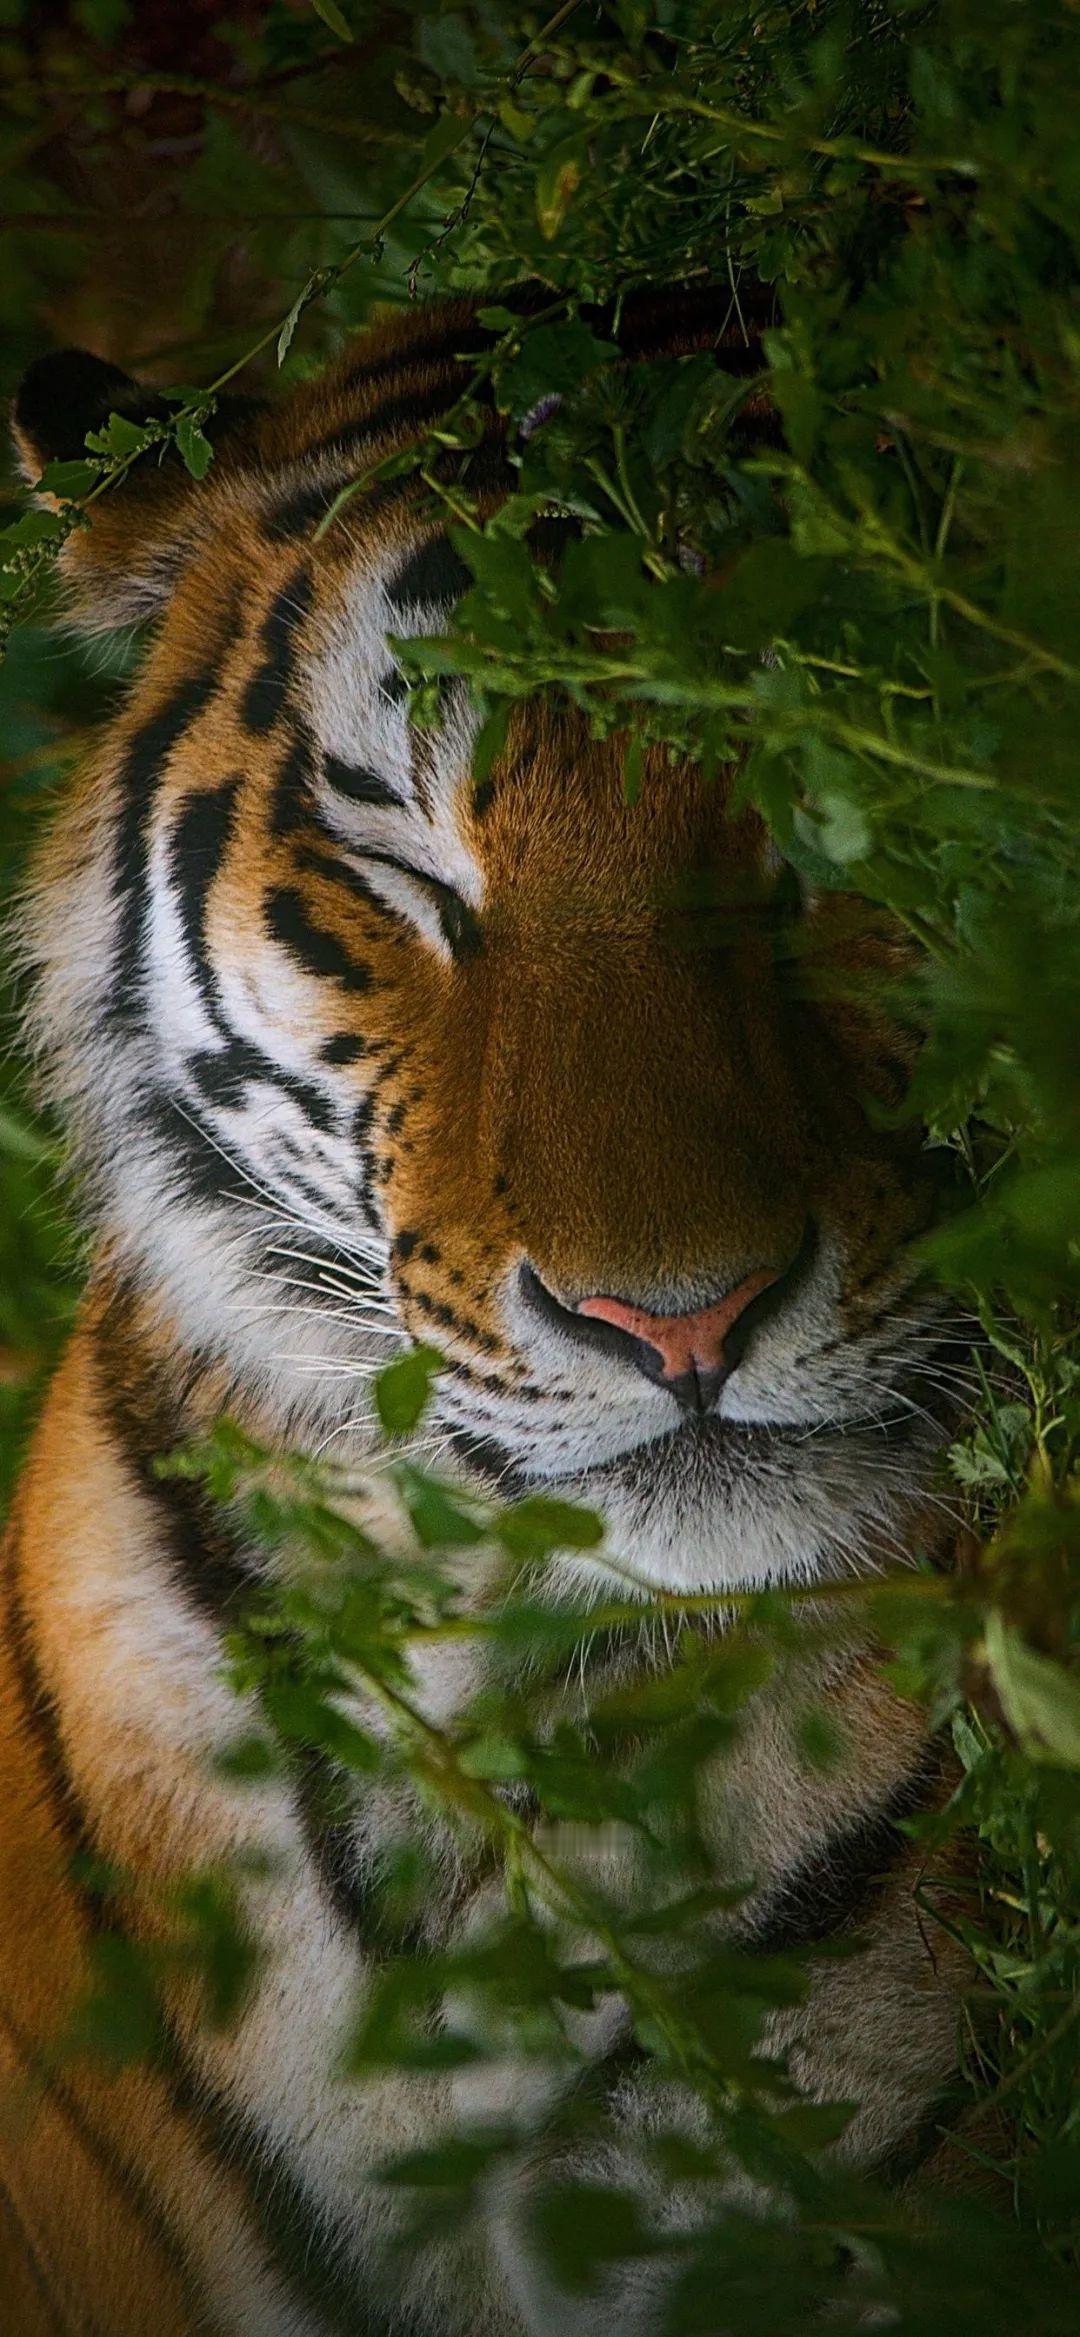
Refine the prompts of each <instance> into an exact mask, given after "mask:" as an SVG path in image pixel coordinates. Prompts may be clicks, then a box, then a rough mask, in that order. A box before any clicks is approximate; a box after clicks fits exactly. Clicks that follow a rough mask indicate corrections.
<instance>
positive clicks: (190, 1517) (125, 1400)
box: [95, 1289, 258, 1625]
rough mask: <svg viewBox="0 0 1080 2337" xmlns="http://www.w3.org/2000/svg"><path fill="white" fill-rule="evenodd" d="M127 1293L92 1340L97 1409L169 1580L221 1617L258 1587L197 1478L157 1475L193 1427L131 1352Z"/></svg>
mask: <svg viewBox="0 0 1080 2337" xmlns="http://www.w3.org/2000/svg"><path fill="white" fill-rule="evenodd" d="M128 1305H130V1298H129V1294H128V1293H127V1292H126V1291H125V1290H123V1289H121V1290H120V1291H119V1292H118V1293H117V1296H116V1298H115V1299H114V1301H113V1303H112V1305H111V1306H110V1307H109V1309H108V1310H107V1312H106V1314H105V1316H104V1318H103V1321H102V1324H101V1327H100V1329H99V1331H98V1335H97V1338H96V1341H95V1363H96V1378H97V1383H98V1388H99V1391H100V1394H101V1399H102V1409H103V1413H104V1416H105V1419H106V1421H107V1423H108V1426H109V1428H110V1431H111V1433H112V1436H113V1439H114V1442H115V1444H116V1446H117V1449H118V1452H119V1455H120V1458H121V1460H122V1461H123V1462H124V1463H125V1464H126V1467H127V1471H128V1475H129V1476H130V1478H131V1480H132V1482H133V1484H134V1485H135V1487H136V1489H137V1491H138V1492H139V1493H140V1495H141V1496H142V1498H143V1500H144V1501H146V1502H148V1503H149V1505H150V1508H151V1511H152V1513H153V1518H154V1527H155V1532H156V1536H157V1540H158V1543H159V1546H160V1548H161V1551H162V1555H163V1557H164V1558H165V1560H166V1563H167V1565H168V1567H169V1571H170V1573H171V1574H172V1576H173V1578H174V1580H175V1581H176V1582H177V1583H178V1584H179V1585H180V1586H181V1588H182V1589H183V1590H184V1591H185V1593H186V1594H187V1596H188V1597H189V1598H190V1599H191V1601H192V1603H193V1604H194V1605H195V1606H196V1607H197V1608H198V1611H199V1613H200V1614H201V1615H203V1616H205V1618H206V1619H207V1621H209V1622H211V1623H213V1624H215V1625H220V1624H221V1623H222V1622H223V1621H224V1620H225V1619H226V1618H227V1617H228V1616H229V1615H230V1614H235V1612H236V1609H237V1607H238V1606H239V1604H240V1602H241V1601H242V1600H243V1599H250V1598H251V1597H252V1596H253V1595H254V1593H255V1591H256V1590H257V1588H258V1577H257V1575H256V1573H255V1571H254V1569H253V1568H252V1567H251V1566H250V1565H249V1564H248V1563H246V1561H245V1559H244V1558H243V1556H242V1554H241V1549H240V1545H239V1543H238V1542H237V1541H236V1539H235V1537H234V1536H233V1534H232V1533H231V1531H230V1529H229V1526H228V1524H227V1522H226V1519H225V1516H224V1513H223V1512H222V1511H221V1510H220V1509H217V1508H215V1507H214V1506H213V1505H212V1503H211V1502H210V1501H209V1500H208V1498H207V1495H206V1494H205V1492H204V1491H203V1489H202V1487H201V1485H199V1484H197V1483H196V1482H195V1481H194V1480H192V1479H190V1478H186V1477H160V1476H159V1475H158V1473H157V1470H156V1467H155V1463H156V1462H157V1461H158V1460H159V1459H161V1457H162V1456H163V1455H165V1454H168V1453H172V1452H176V1451H177V1450H178V1449H179V1448H180V1447H181V1446H182V1445H184V1444H186V1443H187V1442H188V1441H189V1439H190V1435H191V1424H190V1420H189V1418H188V1416H187V1414H186V1412H185V1410H184V1406H183V1401H182V1398H181V1397H178V1396H176V1395H174V1394H173V1393H172V1392H171V1391H170V1390H168V1389H166V1388H165V1386H164V1385H163V1384H162V1382H161V1380H160V1378H156V1377H155V1376H154V1374H153V1373H152V1371H151V1369H150V1367H149V1366H148V1364H147V1361H146V1359H145V1358H144V1357H142V1356H137V1355H136V1354H135V1351H134V1348H133V1344H132V1340H131V1337H130V1334H129V1332H128V1330H127V1328H126V1325H125V1321H124V1315H125V1312H126V1309H127V1307H128Z"/></svg>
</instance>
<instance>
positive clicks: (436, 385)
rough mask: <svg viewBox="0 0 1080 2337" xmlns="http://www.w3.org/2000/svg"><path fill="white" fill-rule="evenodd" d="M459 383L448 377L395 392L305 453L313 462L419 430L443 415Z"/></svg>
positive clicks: (318, 439)
mask: <svg viewBox="0 0 1080 2337" xmlns="http://www.w3.org/2000/svg"><path fill="white" fill-rule="evenodd" d="M461 386H462V385H461V382H460V381H459V380H456V379H454V378H453V377H451V378H450V379H440V380H438V381H435V382H421V383H414V384H413V386H412V387H411V388H409V389H403V390H398V391H397V393H396V394H395V395H394V396H393V397H388V398H384V399H383V401H382V403H381V405H378V406H375V407H373V408H372V410H371V412H370V413H367V414H359V415H357V418H356V420H355V421H354V422H342V423H340V424H339V425H338V426H337V428H335V429H333V430H328V431H327V432H326V433H325V435H324V436H323V437H322V438H317V439H315V440H314V442H313V443H312V445H310V446H308V447H305V449H304V452H305V454H306V455H307V456H308V457H309V458H311V459H314V460H317V459H318V457H319V456H320V455H325V454H334V455H338V454H349V453H351V452H352V450H353V448H354V447H360V446H363V445H364V444H365V443H366V442H367V441H368V440H370V439H377V438H387V437H389V436H391V435H392V434H396V433H397V432H398V431H403V430H412V429H418V428H419V426H420V424H421V423H423V422H430V421H431V420H432V418H433V416H434V415H436V414H443V413H445V412H446V409H447V407H448V406H452V405H453V403H454V401H455V399H456V398H457V397H458V396H459V395H460V393H461Z"/></svg>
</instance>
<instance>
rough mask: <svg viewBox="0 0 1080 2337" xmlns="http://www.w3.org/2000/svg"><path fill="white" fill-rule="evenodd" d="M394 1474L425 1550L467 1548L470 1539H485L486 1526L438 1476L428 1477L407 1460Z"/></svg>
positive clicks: (479, 1540)
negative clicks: (440, 1481) (456, 1497)
mask: <svg viewBox="0 0 1080 2337" xmlns="http://www.w3.org/2000/svg"><path fill="white" fill-rule="evenodd" d="M395 1477H396V1481H397V1485H398V1488H399V1491H400V1493H401V1496H402V1499H403V1501H404V1503H405V1507H406V1509H407V1510H408V1512H409V1517H410V1519H411V1521H412V1527H413V1531H414V1533H415V1535H416V1538H417V1540H418V1541H419V1542H422V1543H423V1546H424V1548H425V1550H454V1549H460V1548H467V1547H468V1546H469V1544H470V1543H473V1542H482V1541H483V1539H484V1535H485V1532H486V1527H484V1526H483V1525H482V1524H481V1523H480V1521H479V1519H478V1518H475V1517H473V1516H472V1515H471V1514H470V1512H469V1511H468V1510H467V1509H466V1508H464V1507H463V1505H462V1503H461V1502H460V1501H459V1500H457V1499H455V1496H454V1494H453V1493H451V1492H449V1491H448V1490H447V1487H446V1486H445V1485H441V1484H440V1483H439V1480H438V1478H437V1477H429V1476H428V1475H427V1473H426V1471H425V1470H422V1469H414V1468H413V1467H411V1465H410V1464H409V1463H408V1462H404V1461H403V1462H401V1463H400V1464H399V1466H398V1468H397V1469H396V1471H395Z"/></svg>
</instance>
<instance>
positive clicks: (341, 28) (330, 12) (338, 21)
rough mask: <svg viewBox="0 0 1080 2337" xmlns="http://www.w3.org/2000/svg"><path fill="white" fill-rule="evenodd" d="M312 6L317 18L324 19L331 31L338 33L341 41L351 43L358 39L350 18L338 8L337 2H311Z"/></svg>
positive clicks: (325, 0)
mask: <svg viewBox="0 0 1080 2337" xmlns="http://www.w3.org/2000/svg"><path fill="white" fill-rule="evenodd" d="M311 5H312V7H313V9H314V10H315V14H316V16H321V17H322V20H323V23H324V24H325V25H329V28H330V31H331V32H332V33H336V35H337V38H338V40H339V41H350V42H351V41H354V40H355V39H356V34H355V33H354V31H353V29H352V26H351V24H350V23H349V20H348V17H347V16H345V15H344V14H343V12H342V10H341V9H340V8H339V7H338V4H337V0H311Z"/></svg>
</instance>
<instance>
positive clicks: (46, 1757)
mask: <svg viewBox="0 0 1080 2337" xmlns="http://www.w3.org/2000/svg"><path fill="white" fill-rule="evenodd" d="M18 1547H19V1543H18V1524H17V1522H14V1521H13V1526H12V1532H11V1535H10V1538H9V1540H8V1542H7V1544H6V1547H5V1549H4V1552H3V1567H2V1568H0V1577H2V1578H5V1588H6V1594H7V1595H6V1601H5V1604H6V1607H7V1618H6V1621H7V1628H6V1634H5V1635H6V1639H7V1644H8V1646H9V1648H10V1650H11V1656H12V1662H13V1665H14V1669H15V1676H16V1681H17V1684H18V1689H19V1695H20V1698H21V1702H22V1712H23V1717H24V1719H25V1722H26V1726H27V1730H28V1733H29V1734H30V1736H31V1738H32V1741H33V1744H34V1748H35V1750H36V1752H37V1755H38V1759H39V1761H40V1763H41V1767H42V1770H43V1773H44V1777H45V1786H46V1792H47V1795H48V1800H49V1805H50V1807H51V1811H52V1815H53V1818H54V1820H55V1824H56V1829H57V1832H58V1834H59V1836H60V1839H61V1841H62V1843H63V1845H64V1848H65V1851H66V1853H67V1857H68V1862H69V1869H70V1872H69V1877H68V1880H69V1884H70V1887H71V1891H72V1894H73V1896H74V1898H75V1900H76V1902H77V1904H78V1907H79V1912H80V1915H81V1917H82V1921H83V1924H84V1926H85V1929H86V1932H87V1934H88V1936H89V1937H90V1939H91V1940H93V1939H94V1938H102V1937H104V1936H105V1935H106V1934H107V1933H108V1932H109V1931H111V1930H112V1929H114V1923H113V1921H112V1920H111V1919H110V1917H109V1916H108V1915H107V1912H106V1908H105V1905H104V1902H103V1898H102V1894H101V1892H100V1890H97V1889H91V1888H90V1886H89V1884H88V1883H87V1882H86V1881H85V1880H83V1879H81V1877H85V1875H86V1874H88V1873H89V1871H90V1869H91V1867H92V1866H94V1865H97V1864H98V1853H97V1844H96V1842H95V1839H94V1831H93V1828H92V1826H91V1824H90V1821H89V1817H88V1814H87V1812H86V1810H85V1808H84V1805H83V1802H82V1800H81V1797H80V1795H79V1793H78V1790H77V1788H76V1786H75V1783H74V1780H73V1778H72V1776H71V1773H70V1771H69V1769H68V1766H67V1763H66V1761H65V1759H64V1752H63V1746H62V1744H61V1741H60V1732H59V1729H58V1727H57V1724H56V1712H55V1705H54V1701H53V1698H52V1696H51V1694H50V1692H49V1690H48V1689H47V1688H46V1686H45V1682H44V1680H43V1678H42V1675H41V1671H40V1669H39V1666H38V1661H37V1654H36V1650H35V1648H34V1642H33V1633H32V1631H31V1627H30V1619H29V1616H28V1615H27V1613H26V1608H25V1605H24V1602H23V1598H22V1594H21V1590H20V1585H19V1578H18V1572H17V1558H18ZM29 1944H30V1943H29V1941H28V1942H27V1947H28V1950H29ZM65 2009H66V2008H65V2007H63V2006H61V2005H58V2006H57V2008H56V2011H57V2019H58V2021H59V2019H60V2018H61V2016H62V2014H63V2012H64V2011H65ZM0 2017H2V2018H3V2020H4V2023H5V2025H6V2027H7V2028H8V2031H9V2034H11V2035H12V2037H13V2039H14V2042H15V2044H16V2049H17V2051H18V2052H19V2053H20V2056H21V2058H23V2059H25V2060H27V2061H28V2062H29V2065H30V2067H31V2068H32V2070H33V2072H34V2076H35V2079H36V2081H37V2083H39V2084H40V2085H42V2086H43V2087H44V2089H45V2091H46V2093H48V2094H49V2095H51V2097H52V2098H53V2099H54V2100H55V2101H56V2102H57V2104H58V2106H59V2107H60V2108H61V2109H62V2111H63V2114H64V2115H65V2116H66V2117H67V2119H68V2120H69V2122H70V2123H71V2125H72V2126H73V2127H74V2128H75V2131H76V2133H77V2134H78V2136H79V2139H80V2141H81V2142H82V2144H83V2146H84V2148H85V2149H86V2150H87V2151H88V2152H89V2154H90V2156H91V2158H93V2159H94V2160H95V2161H96V2163H97V2164H98V2165H99V2166H101V2167H103V2168H104V2169H105V2171H106V2174H107V2176H108V2178H109V2180H110V2181H111V2182H112V2183H113V2185H114V2187H115V2188H116V2189H117V2190H118V2191H119V2192H120V2193H121V2195H122V2197H123V2198H124V2199H125V2200H126V2201H127V2203H128V2205H129V2207H130V2208H131V2210H132V2212H133V2213H134V2214H135V2215H136V2216H137V2217H138V2218H140V2219H141V2220H142V2221H143V2222H144V2224H145V2225H146V2226H147V2228H148V2229H149V2231H150V2232H151V2234H152V2236H153V2238H154V2240H155V2241H156V2243H157V2245H158V2246H159V2247H160V2248H161V2251H162V2253H163V2255H164V2256H165V2257H166V2259H167V2261H168V2263H169V2264H170V2266H171V2268H172V2270H173V2272H174V2274H175V2276H176V2279H177V2282H178V2284H179V2286H180V2289H181V2292H182V2294H183V2295H184V2296H185V2298H186V2299H187V2300H188V2302H189V2304H190V2305H191V2306H192V2309H193V2311H194V2310H196V2308H197V2307H198V2309H199V2310H200V2311H201V2309H202V2308H201V2307H199V2306H198V2299H197V2296H196V2292H195V2289H194V2285H193V2280H192V2275H191V2271H190V2268H189V2266H188V2265H187V2263H186V2262H185V2259H184V2256H183V2254H182V2251H181V2250H180V2248H179V2247H178V2245H177V2241H176V2238H175V2235H174V2233H173V2232H172V2230H171V2228H170V2227H169V2225H168V2224H167V2223H166V2221H165V2219H164V2217H163V2215H162V2213H161V2209H160V2206H159V2205H158V2202H157V2201H156V2200H155V2199H154V2198H153V2197H152V2196H151V2193H150V2191H149V2190H148V2188H147V2186H146V2184H145V2183H144V2182H143V2179H142V2177H141V2176H140V2175H139V2173H138V2172H137V2170H136V2169H135V2168H134V2167H132V2166H130V2165H128V2164H127V2163H126V2162H125V2161H124V2160H123V2159H122V2158H121V2157H120V2156H119V2155H118V2153H117V2152H116V2150H115V2149H114V2148H113V2146H112V2144H111V2143H110V2142H109V2141H108V2140H107V2138H106V2137H104V2136H102V2135H100V2134H98V2133H97V2132H96V2130H95V2128H94V2127H93V2125H92V2124H91V2123H90V2121H89V2120H88V2118H87V2117H86V2115H85V2113H84V2111H83V2110H82V2108H81V2105H80V2104H79V2102H78V2100H77V2098H76V2097H75V2095H74V2094H73V2092H72V2090H71V2087H70V2086H69V2085H68V2084H67V2083H65V2081H64V2080H63V2079H62V2078H61V2077H60V2076H59V2075H58V2074H57V2072H56V2070H55V2068H54V2067H52V2066H51V2056H50V2055H49V2054H48V2052H47V2050H46V2049H45V2048H44V2047H35V2045H34V2044H33V2043H32V2041H31V2040H29V2039H23V2038H22V2037H21V2036H20V2034H19V2032H18V2026H17V2024H16V2022H15V2021H14V2019H13V2017H12V2015H11V2012H10V2009H9V2008H7V2007H4V2008H0Z"/></svg>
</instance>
